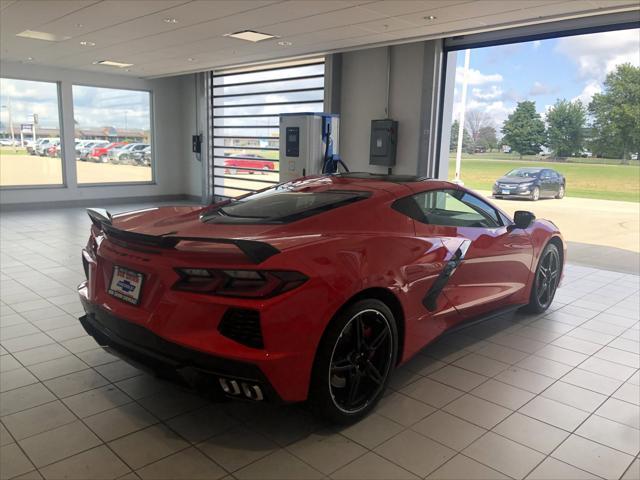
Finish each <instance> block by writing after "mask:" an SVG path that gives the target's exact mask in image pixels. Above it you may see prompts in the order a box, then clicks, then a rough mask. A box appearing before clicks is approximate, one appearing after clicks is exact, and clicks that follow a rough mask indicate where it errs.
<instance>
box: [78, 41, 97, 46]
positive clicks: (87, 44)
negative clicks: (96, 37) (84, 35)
mask: <svg viewBox="0 0 640 480" xmlns="http://www.w3.org/2000/svg"><path fill="white" fill-rule="evenodd" d="M80 45H82V46H83V47H95V46H96V42H90V41H88V40H82V41H81V42H80Z"/></svg>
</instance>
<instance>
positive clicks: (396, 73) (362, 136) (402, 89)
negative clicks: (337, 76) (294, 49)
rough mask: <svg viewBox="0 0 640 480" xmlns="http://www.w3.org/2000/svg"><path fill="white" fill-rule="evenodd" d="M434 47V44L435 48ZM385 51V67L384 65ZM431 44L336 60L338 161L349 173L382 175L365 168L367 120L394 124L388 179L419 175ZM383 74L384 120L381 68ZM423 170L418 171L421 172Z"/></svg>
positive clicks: (372, 51)
mask: <svg viewBox="0 0 640 480" xmlns="http://www.w3.org/2000/svg"><path fill="white" fill-rule="evenodd" d="M438 45H439V44H438ZM388 49H389V50H390V63H388V57H387V55H388ZM437 54H438V49H434V43H429V42H415V43H408V44H403V45H396V46H392V47H380V48H372V49H365V50H358V51H353V52H347V53H343V54H342V76H341V79H342V86H341V102H340V107H341V108H340V155H341V157H342V158H343V159H344V160H345V162H346V163H347V165H348V166H349V168H350V169H351V170H352V171H368V172H374V173H386V171H387V169H386V167H377V166H372V165H369V140H370V130H371V120H374V119H380V118H386V117H387V116H388V117H389V118H392V119H394V120H398V122H399V125H398V149H397V157H396V166H395V167H394V168H393V171H394V173H400V174H411V175H415V174H418V175H424V174H426V160H425V161H423V162H419V157H420V155H423V156H425V155H427V154H426V153H423V152H422V151H421V149H420V144H421V142H422V143H424V142H428V141H429V139H430V138H431V136H430V135H429V132H430V128H431V122H430V120H429V119H430V118H431V115H430V113H429V112H431V109H432V108H433V107H434V105H432V101H433V99H432V96H430V95H426V94H425V92H424V91H423V90H424V88H423V87H424V85H425V82H429V85H432V84H433V79H434V73H436V74H437V72H434V71H433V65H434V64H435V63H437V62H434V58H435V57H434V55H437ZM388 65H390V72H389V76H388V78H389V81H390V89H389V114H388V115H387V113H386V112H385V110H386V106H387V105H386V103H387V96H386V92H387V70H388V68H387V66H388ZM421 170H423V171H421Z"/></svg>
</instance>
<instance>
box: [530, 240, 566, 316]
mask: <svg viewBox="0 0 640 480" xmlns="http://www.w3.org/2000/svg"><path fill="white" fill-rule="evenodd" d="M561 269H562V265H561V263H560V252H559V251H558V247H556V246H555V245H554V244H552V243H548V244H547V246H546V247H544V250H543V251H542V255H540V260H539V261H538V267H537V268H536V273H535V275H534V277H533V283H532V285H531V295H530V296H529V303H528V304H527V305H526V306H525V307H524V310H526V311H528V312H531V313H542V312H544V311H546V310H547V309H548V308H549V306H550V305H551V303H552V302H553V297H554V296H555V294H556V290H557V288H558V283H559V281H560V273H561Z"/></svg>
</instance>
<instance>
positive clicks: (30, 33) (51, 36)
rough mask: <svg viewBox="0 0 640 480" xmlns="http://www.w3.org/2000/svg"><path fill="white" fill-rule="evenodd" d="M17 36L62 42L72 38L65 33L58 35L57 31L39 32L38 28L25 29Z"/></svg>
mask: <svg viewBox="0 0 640 480" xmlns="http://www.w3.org/2000/svg"><path fill="white" fill-rule="evenodd" d="M16 37H22V38H32V39H34V40H44V41H47V42H61V41H63V40H69V39H70V38H71V37H65V36H64V35H56V34H55V33H47V32H38V31H36V30H25V31H24V32H20V33H16Z"/></svg>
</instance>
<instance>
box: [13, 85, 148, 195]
mask: <svg viewBox="0 0 640 480" xmlns="http://www.w3.org/2000/svg"><path fill="white" fill-rule="evenodd" d="M0 87H1V88H0V105H1V107H0V187H2V188H25V187H46V186H51V187H60V186H63V185H68V184H69V183H77V184H78V185H82V186H91V185H109V184H130V183H134V184H138V183H152V182H153V181H154V167H153V165H154V162H153V155H152V150H151V145H152V124H153V122H152V114H153V112H152V95H151V92H149V91H143V90H130V89H120V88H105V87H95V86H88V85H72V86H71V91H72V104H71V103H66V104H64V103H63V102H61V94H60V84H59V83H57V82H46V81H32V80H23V79H11V78H2V79H0ZM63 105H68V106H69V109H71V108H72V109H73V125H74V129H75V132H74V143H73V149H74V151H73V152H66V151H65V148H64V147H65V141H64V138H63V137H64V133H63V129H62V128H61V125H62V120H61V119H62V118H63V117H64V115H65V114H66V112H65V109H64V106H63ZM66 145H67V146H69V145H70V143H66ZM67 153H68V154H69V155H74V159H75V167H76V168H75V178H73V172H71V171H70V169H71V168H72V166H71V165H70V164H69V163H66V162H65V161H64V159H65V155H66V154H67ZM65 165H66V168H65Z"/></svg>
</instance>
